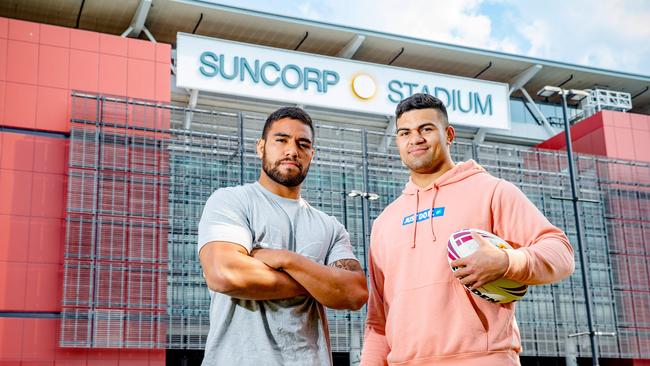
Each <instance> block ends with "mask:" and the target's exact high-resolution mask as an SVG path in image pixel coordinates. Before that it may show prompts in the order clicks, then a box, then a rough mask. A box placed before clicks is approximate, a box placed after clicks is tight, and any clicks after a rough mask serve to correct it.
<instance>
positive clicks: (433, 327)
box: [386, 282, 487, 363]
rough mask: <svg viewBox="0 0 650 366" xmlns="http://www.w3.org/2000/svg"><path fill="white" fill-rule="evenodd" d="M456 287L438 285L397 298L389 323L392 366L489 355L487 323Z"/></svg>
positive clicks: (392, 306)
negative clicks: (466, 354) (430, 359)
mask: <svg viewBox="0 0 650 366" xmlns="http://www.w3.org/2000/svg"><path fill="white" fill-rule="evenodd" d="M456 287H457V286H455V284H452V283H449V282H445V283H435V284H431V285H426V286H422V287H419V288H414V289H410V290H406V291H403V292H401V293H399V294H398V296H396V297H395V299H394V300H393V302H392V303H391V304H390V308H389V310H388V315H387V322H386V337H387V340H388V342H389V344H390V348H391V352H390V354H389V355H388V361H389V363H399V362H405V361H409V360H413V359H416V358H418V359H419V358H427V357H435V356H450V355H456V354H461V353H472V352H486V351H487V332H486V330H485V328H484V327H483V323H482V322H481V320H480V319H479V317H478V315H477V314H476V312H475V310H474V308H473V307H472V305H471V304H470V303H469V300H468V299H467V297H466V295H465V294H463V293H459V291H458V290H460V291H464V290H463V289H462V288H460V289H457V288H456Z"/></svg>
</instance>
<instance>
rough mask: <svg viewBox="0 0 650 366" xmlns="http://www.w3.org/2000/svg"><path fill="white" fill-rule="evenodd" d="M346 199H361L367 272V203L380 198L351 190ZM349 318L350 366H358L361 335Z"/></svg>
mask: <svg viewBox="0 0 650 366" xmlns="http://www.w3.org/2000/svg"><path fill="white" fill-rule="evenodd" d="M364 177H367V175H366V174H364ZM364 181H366V183H365V184H364V186H365V187H368V184H367V180H365V179H364ZM348 197H352V198H355V197H360V198H361V205H362V210H363V214H362V216H363V223H362V226H361V236H362V237H363V268H364V269H365V270H366V271H367V270H368V260H367V257H368V249H366V248H367V247H368V245H369V243H366V242H367V233H368V232H369V231H370V228H369V227H368V216H369V215H370V209H369V207H368V204H369V202H368V201H376V200H378V199H379V198H380V197H379V195H378V194H377V193H371V192H363V191H358V190H356V189H353V190H351V191H350V192H348ZM348 315H349V316H350V323H349V324H350V366H358V365H359V364H360V363H361V340H360V337H361V334H358V333H357V332H356V330H355V329H354V327H353V324H352V316H351V314H350V313H348Z"/></svg>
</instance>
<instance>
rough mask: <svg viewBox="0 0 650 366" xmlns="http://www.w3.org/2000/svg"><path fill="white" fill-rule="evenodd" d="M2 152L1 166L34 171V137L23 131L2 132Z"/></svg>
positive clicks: (0, 154) (0, 156)
mask: <svg viewBox="0 0 650 366" xmlns="http://www.w3.org/2000/svg"><path fill="white" fill-rule="evenodd" d="M0 134H1V135H2V136H3V138H2V141H3V143H2V147H1V148H2V153H0V168H1V169H11V170H22V171H32V170H33V169H34V137H33V136H30V135H24V134H22V133H11V132H0Z"/></svg>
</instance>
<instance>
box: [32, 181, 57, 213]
mask: <svg viewBox="0 0 650 366" xmlns="http://www.w3.org/2000/svg"><path fill="white" fill-rule="evenodd" d="M63 182H64V177H63V176H62V175H60V174H47V173H34V175H33V183H32V194H31V196H32V197H31V198H32V199H31V216H36V217H50V218H62V217H64V212H63V210H64V206H63V205H64V202H63V195H64V192H65V187H64V184H63Z"/></svg>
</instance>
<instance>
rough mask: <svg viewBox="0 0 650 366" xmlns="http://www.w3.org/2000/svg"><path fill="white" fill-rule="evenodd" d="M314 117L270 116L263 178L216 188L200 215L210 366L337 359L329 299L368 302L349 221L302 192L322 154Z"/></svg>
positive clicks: (341, 304)
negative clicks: (316, 150)
mask: <svg viewBox="0 0 650 366" xmlns="http://www.w3.org/2000/svg"><path fill="white" fill-rule="evenodd" d="M313 137H314V130H313V127H312V122H311V118H310V117H309V115H307V113H305V112H304V111H303V110H302V109H300V108H295V107H286V108H281V109H279V110H277V111H276V112H274V113H273V114H271V115H270V116H269V118H268V119H267V120H266V124H265V125H264V131H263V133H262V138H261V139H260V140H259V141H258V144H257V153H258V156H259V157H260V159H262V171H261V172H260V178H259V180H258V181H257V182H255V183H251V184H246V185H243V186H238V187H229V188H222V189H219V190H217V191H215V192H214V193H213V194H212V196H211V197H210V198H209V199H208V201H207V202H206V205H205V208H204V210H203V215H202V216H201V221H200V223H199V242H198V250H199V258H200V260H201V265H202V266H203V271H204V274H205V278H206V282H207V284H208V287H209V289H210V297H211V304H210V331H209V334H208V339H207V342H206V349H205V357H204V359H203V365H204V366H207V365H217V366H221V365H255V366H265V365H278V366H279V365H287V366H291V365H296V366H303V365H328V366H329V365H331V364H332V359H331V349H330V346H329V333H328V329H327V318H326V316H325V311H324V308H323V305H324V306H327V307H330V308H334V309H354V310H356V309H359V308H360V307H361V306H363V304H364V303H365V302H366V300H367V298H368V290H367V287H366V278H365V274H364V273H363V271H362V270H361V266H360V265H359V262H358V261H357V260H356V258H355V257H354V254H353V252H352V246H351V244H350V238H349V235H348V233H347V232H346V231H345V228H344V227H343V226H342V225H341V224H340V223H339V222H338V221H337V220H336V219H335V218H334V217H332V216H328V215H326V214H325V213H323V212H321V211H319V210H316V209H314V208H313V207H311V206H310V205H309V204H308V203H307V202H305V201H304V200H303V199H301V198H300V187H301V184H302V181H303V180H304V178H305V177H306V175H307V171H308V170H309V165H310V163H311V160H312V158H313V156H314V149H313V140H314V138H313Z"/></svg>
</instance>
